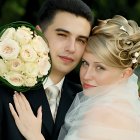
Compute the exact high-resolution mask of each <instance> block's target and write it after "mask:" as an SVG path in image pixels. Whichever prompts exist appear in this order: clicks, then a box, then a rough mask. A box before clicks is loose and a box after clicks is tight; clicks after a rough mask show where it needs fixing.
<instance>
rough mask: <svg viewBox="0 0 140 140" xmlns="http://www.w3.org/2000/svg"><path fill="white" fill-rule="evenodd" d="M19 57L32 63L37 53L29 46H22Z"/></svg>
mask: <svg viewBox="0 0 140 140" xmlns="http://www.w3.org/2000/svg"><path fill="white" fill-rule="evenodd" d="M20 56H21V58H22V59H23V60H24V61H27V62H34V61H35V60H36V59H37V53H36V52H35V50H34V49H33V47H32V46H31V45H30V44H28V45H24V46H22V49H21V51H20Z"/></svg>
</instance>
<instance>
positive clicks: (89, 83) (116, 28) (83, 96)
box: [9, 15, 140, 140]
mask: <svg viewBox="0 0 140 140" xmlns="http://www.w3.org/2000/svg"><path fill="white" fill-rule="evenodd" d="M139 64H140V27H138V25H137V23H136V22H135V21H132V20H126V19H125V18H124V17H122V16H119V15H116V16H114V17H113V18H112V19H107V20H102V21H100V23H99V25H98V26H96V27H94V28H93V30H92V35H91V36H90V38H89V40H88V45H87V48H86V50H85V53H84V55H83V58H82V64H81V69H80V80H81V84H82V86H83V89H84V90H83V92H81V93H78V94H77V96H76V98H75V100H74V102H73V104H72V105H71V107H70V109H69V111H68V113H67V115H66V118H65V124H64V125H63V127H62V128H61V131H60V135H59V138H58V139H59V140H63V139H64V140H132V139H134V140H140V101H139V96H138V85H137V80H138V79H137V76H136V75H135V74H134V73H133V72H134V69H135V68H136V67H137V66H138V65H139ZM14 103H15V108H16V111H17V112H16V111H15V109H14V107H13V105H12V104H9V107H10V110H11V113H12V115H13V117H14V119H15V123H16V125H17V127H18V128H19V131H20V132H21V133H22V135H23V136H24V137H25V138H26V139H27V140H43V139H44V138H43V136H42V134H41V118H42V112H41V107H40V108H39V110H38V115H37V117H36V116H35V115H34V114H33V113H32V110H31V107H30V105H29V103H28V101H27V100H26V98H25V97H24V95H23V94H22V93H20V94H18V93H15V95H14Z"/></svg>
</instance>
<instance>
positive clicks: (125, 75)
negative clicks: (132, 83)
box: [122, 68, 133, 78]
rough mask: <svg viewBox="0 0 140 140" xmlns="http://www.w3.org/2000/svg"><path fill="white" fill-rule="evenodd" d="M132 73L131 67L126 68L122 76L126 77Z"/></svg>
mask: <svg viewBox="0 0 140 140" xmlns="http://www.w3.org/2000/svg"><path fill="white" fill-rule="evenodd" d="M132 74H133V70H132V68H126V69H124V70H123V73H122V78H128V77H130V76H131V75H132Z"/></svg>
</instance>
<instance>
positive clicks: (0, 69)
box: [0, 59, 8, 77]
mask: <svg viewBox="0 0 140 140" xmlns="http://www.w3.org/2000/svg"><path fill="white" fill-rule="evenodd" d="M7 72H8V69H7V66H6V64H5V63H4V61H3V60H2V59H0V76H2V77H3V75H4V74H5V73H7Z"/></svg>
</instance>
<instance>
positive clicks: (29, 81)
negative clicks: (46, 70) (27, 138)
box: [25, 77, 37, 87]
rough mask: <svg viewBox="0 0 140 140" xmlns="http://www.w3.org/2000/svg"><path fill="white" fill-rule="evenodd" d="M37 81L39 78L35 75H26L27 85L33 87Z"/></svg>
mask: <svg viewBox="0 0 140 140" xmlns="http://www.w3.org/2000/svg"><path fill="white" fill-rule="evenodd" d="M36 83H37V80H36V78H35V77H26V79H25V86H27V87H32V86H34V85H35V84H36Z"/></svg>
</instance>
